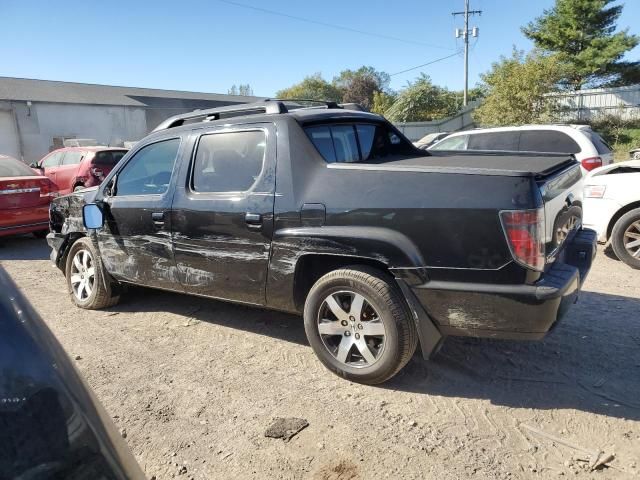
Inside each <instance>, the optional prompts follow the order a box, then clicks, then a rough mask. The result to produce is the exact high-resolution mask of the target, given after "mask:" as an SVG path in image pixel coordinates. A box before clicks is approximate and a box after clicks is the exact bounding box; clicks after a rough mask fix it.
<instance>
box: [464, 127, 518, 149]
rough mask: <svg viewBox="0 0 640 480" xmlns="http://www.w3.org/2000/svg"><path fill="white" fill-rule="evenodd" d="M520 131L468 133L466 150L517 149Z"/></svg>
mask: <svg viewBox="0 0 640 480" xmlns="http://www.w3.org/2000/svg"><path fill="white" fill-rule="evenodd" d="M519 140H520V132H518V131H511V132H486V133H476V134H474V135H469V142H468V144H467V150H489V151H506V152H515V151H517V150H518V142H519Z"/></svg>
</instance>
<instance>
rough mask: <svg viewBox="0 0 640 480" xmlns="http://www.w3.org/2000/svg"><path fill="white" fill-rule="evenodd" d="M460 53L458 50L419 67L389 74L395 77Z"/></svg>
mask: <svg viewBox="0 0 640 480" xmlns="http://www.w3.org/2000/svg"><path fill="white" fill-rule="evenodd" d="M459 54H460V52H459V51H458V52H456V53H452V54H451V55H447V56H446V57H441V58H436V59H435V60H431V61H430V62H427V63H423V64H422V65H418V66H417V67H411V68H407V69H406V70H402V71H401V72H396V73H392V74H390V75H389V76H390V77H393V76H394V75H400V74H401V73H407V72H410V71H411V70H416V69H418V68H422V67H426V66H427V65H431V64H434V63H436V62H441V61H442V60H446V59H447V58H451V57H455V56H456V55H459Z"/></svg>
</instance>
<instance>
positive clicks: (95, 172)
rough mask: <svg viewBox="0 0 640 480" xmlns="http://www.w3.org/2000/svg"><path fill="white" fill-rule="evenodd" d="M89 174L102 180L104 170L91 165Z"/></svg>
mask: <svg viewBox="0 0 640 480" xmlns="http://www.w3.org/2000/svg"><path fill="white" fill-rule="evenodd" d="M91 175H93V176H94V177H96V178H97V179H99V180H102V179H103V178H104V172H103V171H102V169H101V168H98V167H91Z"/></svg>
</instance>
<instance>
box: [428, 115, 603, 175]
mask: <svg viewBox="0 0 640 480" xmlns="http://www.w3.org/2000/svg"><path fill="white" fill-rule="evenodd" d="M429 150H484V151H510V152H536V153H537V152H542V153H572V154H574V155H575V157H576V160H578V161H579V162H580V164H581V165H582V168H583V169H584V170H586V171H589V170H593V169H594V168H597V167H601V166H603V165H609V164H610V163H613V153H612V152H611V148H610V147H609V145H607V143H606V142H605V141H604V140H603V139H602V137H601V136H600V135H599V134H598V133H597V132H594V131H593V130H591V127H590V126H588V125H523V126H521V127H499V128H481V129H475V130H467V131H462V132H456V133H452V134H450V135H449V136H448V137H447V138H445V139H443V140H440V141H439V142H437V143H435V144H434V145H432V146H431V147H429Z"/></svg>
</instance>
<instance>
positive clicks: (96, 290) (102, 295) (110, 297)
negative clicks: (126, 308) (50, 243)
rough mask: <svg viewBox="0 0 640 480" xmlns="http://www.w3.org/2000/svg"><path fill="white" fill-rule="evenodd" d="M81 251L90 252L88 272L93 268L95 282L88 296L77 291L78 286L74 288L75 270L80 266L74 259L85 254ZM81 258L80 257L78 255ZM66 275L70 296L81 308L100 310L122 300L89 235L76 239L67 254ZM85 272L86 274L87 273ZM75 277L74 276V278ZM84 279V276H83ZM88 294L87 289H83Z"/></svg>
mask: <svg viewBox="0 0 640 480" xmlns="http://www.w3.org/2000/svg"><path fill="white" fill-rule="evenodd" d="M81 252H88V253H89V254H90V259H89V260H90V261H88V262H87V267H88V268H87V269H85V272H87V271H88V270H89V269H90V268H93V283H92V284H91V285H90V286H91V288H90V292H89V293H88V294H87V295H85V297H86V298H81V297H82V295H79V294H78V293H77V290H78V287H76V289H75V290H74V284H73V281H74V280H75V279H77V277H76V275H77V274H79V273H76V272H75V270H78V267H77V266H75V267H74V259H75V258H76V256H77V255H80V256H82V255H84V253H81ZM78 258H80V257H78ZM64 272H65V277H66V280H67V289H68V291H69V296H70V297H71V300H72V301H73V303H75V304H76V305H77V306H78V307H80V308H85V309H87V310H99V309H101V308H107V307H111V306H113V305H115V304H117V303H118V302H119V301H120V295H118V294H116V293H115V285H114V284H113V282H112V281H111V280H110V278H109V277H108V274H106V272H105V271H104V267H103V266H102V262H101V261H100V258H99V257H98V255H97V252H96V250H95V248H94V246H93V244H92V243H91V240H90V239H89V238H87V237H82V238H79V239H78V240H76V242H75V243H74V244H73V245H72V246H71V248H70V249H69V254H68V255H67V261H66V265H65V270H64ZM85 272H83V273H84V274H85V275H88V274H87V273H85ZM72 277H74V278H72ZM82 278H83V279H84V276H82ZM88 281H89V276H87V282H88ZM83 292H84V293H85V294H86V293H87V290H83Z"/></svg>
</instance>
